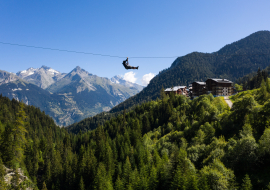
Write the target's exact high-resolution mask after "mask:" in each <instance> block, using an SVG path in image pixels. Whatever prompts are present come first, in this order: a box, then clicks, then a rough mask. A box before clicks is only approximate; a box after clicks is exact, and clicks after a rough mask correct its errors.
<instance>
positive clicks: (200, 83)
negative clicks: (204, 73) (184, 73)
mask: <svg viewBox="0 0 270 190" xmlns="http://www.w3.org/2000/svg"><path fill="white" fill-rule="evenodd" d="M193 83H197V84H199V85H206V83H205V82H198V81H196V82H193Z"/></svg>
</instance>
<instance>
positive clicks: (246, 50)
mask: <svg viewBox="0 0 270 190" xmlns="http://www.w3.org/2000/svg"><path fill="white" fill-rule="evenodd" d="M269 65H270V32H269V31H259V32H256V33H253V34H251V35H249V36H247V37H245V38H243V39H241V40H239V41H236V42H234V43H231V44H228V45H226V46H224V47H223V48H221V49H220V50H218V51H217V52H213V53H200V52H193V53H190V54H187V55H185V56H182V57H178V58H177V59H176V60H175V61H174V62H173V63H172V65H171V67H170V68H168V69H164V70H163V71H160V73H159V74H158V75H157V76H155V77H154V78H153V79H152V80H151V81H150V83H149V85H148V86H147V87H145V88H144V89H143V90H142V91H141V92H140V93H138V94H136V95H135V96H132V97H130V98H129V99H128V100H126V101H124V102H122V103H120V104H119V105H117V106H115V107H114V108H112V109H111V110H110V111H109V112H108V113H106V114H99V115H97V116H95V117H93V118H88V119H84V120H83V121H81V122H80V123H77V124H73V125H71V126H70V127H69V129H70V131H73V132H78V131H79V130H82V131H84V130H89V129H94V128H96V127H97V125H101V124H103V123H104V122H105V121H106V119H104V118H110V114H111V115H113V116H115V115H117V114H119V113H120V112H121V111H123V110H124V109H130V108H132V107H134V105H138V104H141V103H142V102H146V101H149V100H155V99H156V98H158V97H159V96H160V91H161V90H162V87H163V88H168V87H172V86H180V85H188V84H190V83H192V82H193V81H205V80H206V79H207V78H226V79H229V80H231V81H235V80H236V79H238V78H240V77H243V76H244V75H246V74H249V73H253V72H255V71H257V70H258V68H261V69H264V68H266V67H267V66H269Z"/></svg>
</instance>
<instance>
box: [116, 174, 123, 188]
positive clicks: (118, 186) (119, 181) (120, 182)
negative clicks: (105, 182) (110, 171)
mask: <svg viewBox="0 0 270 190" xmlns="http://www.w3.org/2000/svg"><path fill="white" fill-rule="evenodd" d="M115 189H116V190H124V185H123V182H122V180H121V179H120V177H119V176H117V179H116V182H115Z"/></svg>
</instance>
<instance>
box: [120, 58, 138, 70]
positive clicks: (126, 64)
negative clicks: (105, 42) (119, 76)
mask: <svg viewBox="0 0 270 190" xmlns="http://www.w3.org/2000/svg"><path fill="white" fill-rule="evenodd" d="M123 65H124V67H125V68H126V69H139V66H138V67H132V66H130V65H129V64H128V57H127V59H126V60H124V61H123Z"/></svg>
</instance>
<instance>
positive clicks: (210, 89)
mask: <svg viewBox="0 0 270 190" xmlns="http://www.w3.org/2000/svg"><path fill="white" fill-rule="evenodd" d="M205 83H206V89H207V94H210V93H212V94H213V95H214V96H231V95H232V94H233V93H234V92H233V86H232V84H233V82H232V81H229V80H227V79H207V80H206V81H205Z"/></svg>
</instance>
